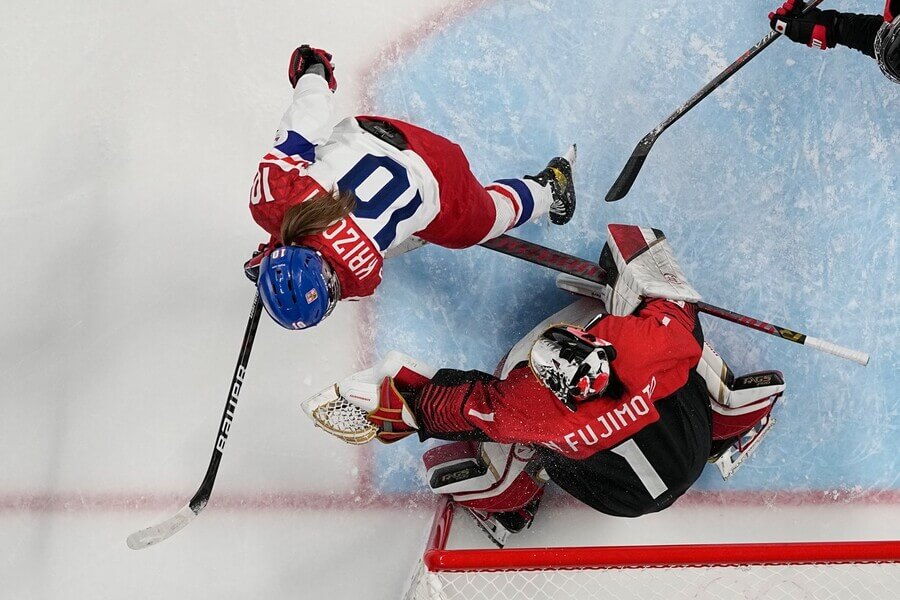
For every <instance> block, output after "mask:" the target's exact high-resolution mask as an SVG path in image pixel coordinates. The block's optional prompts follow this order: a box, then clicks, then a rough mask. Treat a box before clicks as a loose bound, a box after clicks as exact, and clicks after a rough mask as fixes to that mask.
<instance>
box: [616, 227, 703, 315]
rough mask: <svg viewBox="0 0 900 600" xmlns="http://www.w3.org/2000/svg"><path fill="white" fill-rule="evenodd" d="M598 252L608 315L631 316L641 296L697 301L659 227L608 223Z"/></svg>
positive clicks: (694, 291) (639, 302)
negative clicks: (603, 273)
mask: <svg viewBox="0 0 900 600" xmlns="http://www.w3.org/2000/svg"><path fill="white" fill-rule="evenodd" d="M608 230H609V235H608V238H607V239H608V241H607V242H606V244H605V245H604V246H603V252H601V254H600V266H601V267H603V269H604V270H605V271H606V274H607V276H608V279H607V283H606V285H605V286H604V290H603V292H602V294H601V295H602V296H603V298H602V299H603V303H604V304H605V305H606V309H607V310H608V311H609V314H611V315H615V316H618V317H624V316H627V315H630V314H631V313H633V312H634V311H635V309H637V307H638V306H640V304H641V302H643V300H644V298H664V299H666V300H674V301H683V302H692V303H695V302H698V301H699V300H700V294H699V293H698V292H697V290H695V289H694V288H693V287H692V286H691V284H690V283H688V282H687V278H686V277H685V276H684V273H683V272H682V271H681V267H680V266H679V265H678V261H676V260H675V255H674V254H673V253H672V248H671V246H669V242H668V241H667V240H666V236H665V235H664V234H663V232H662V231H660V230H658V229H650V228H649V227H637V226H636V225H612V224H611V225H609V226H608Z"/></svg>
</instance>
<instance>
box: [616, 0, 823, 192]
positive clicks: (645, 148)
mask: <svg viewBox="0 0 900 600" xmlns="http://www.w3.org/2000/svg"><path fill="white" fill-rule="evenodd" d="M822 2H823V0H813V1H812V2H810V3H809V4H808V5H807V6H806V8H805V9H803V12H804V13H806V12H808V11H810V10H812V9H814V8H815V7H816V6H818V5H819V4H821V3H822ZM781 35H782V34H781V33H779V32H777V31H771V32H769V34H768V35H766V37H764V38H763V39H761V40H760V41H759V42H757V43H756V44H755V45H754V46H753V47H751V48H750V49H748V50H747V51H746V52H744V53H743V54H741V56H740V57H738V59H737V60H735V61H734V62H733V63H731V64H730V65H728V66H727V67H725V69H724V70H723V71H722V72H721V73H719V74H718V75H716V76H715V77H714V78H713V79H712V81H710V82H709V83H707V84H706V85H705V86H703V87H702V88H700V90H699V91H697V93H696V94H694V95H693V96H691V97H690V98H689V99H688V101H687V102H685V103H684V104H682V105H681V106H679V107H678V108H676V109H675V112H673V113H672V114H671V115H669V116H668V117H666V118H665V120H664V121H663V122H662V123H660V124H659V125H657V126H656V127H655V128H654V129H653V131H651V132H650V133H648V134H647V135H645V136H644V137H643V139H641V141H640V142H638V144H637V146H635V148H634V151H633V152H632V153H631V156H630V157H629V158H628V162H627V163H625V167H624V168H623V169H622V171H621V173H619V176H618V178H616V181H615V182H614V183H613V185H612V187H611V188H609V192H607V193H606V201H607V202H615V201H616V200H621V199H622V198H624V197H625V196H626V195H627V194H628V191H629V190H630V189H631V186H632V185H634V181H635V180H636V179H637V176H638V173H640V170H641V167H643V166H644V161H645V160H646V159H647V155H648V154H650V150H651V149H652V148H653V144H654V143H656V140H657V138H658V137H659V136H660V135H661V134H662V132H663V131H665V130H666V129H668V128H669V127H670V126H671V125H672V124H674V123H675V122H676V121H678V119H680V118H681V117H683V116H684V115H686V114H687V113H688V112H689V111H690V110H691V109H692V108H694V107H695V106H697V105H698V104H700V102H701V101H702V100H703V99H704V98H706V97H707V96H709V95H710V94H711V93H712V92H713V91H714V90H715V89H716V88H718V87H719V86H720V85H722V84H723V83H725V82H726V81H728V79H730V78H731V76H732V75H734V74H735V73H737V72H738V71H740V70H741V68H743V67H744V65H746V64H747V63H748V62H750V61H751V60H753V58H754V57H756V55H757V54H759V53H760V52H762V51H763V50H765V49H766V48H768V47H769V44H771V43H772V42H774V41H775V40H776V39H778V38H779V37H781Z"/></svg>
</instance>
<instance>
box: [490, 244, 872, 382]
mask: <svg viewBox="0 0 900 600" xmlns="http://www.w3.org/2000/svg"><path fill="white" fill-rule="evenodd" d="M481 245H482V246H484V247H485V248H489V249H491V250H494V251H496V252H500V253H502V254H506V255H508V256H512V257H514V258H519V259H522V260H526V261H528V262H530V263H534V264H536V265H540V266H542V267H548V268H550V269H554V270H556V271H559V272H561V273H567V274H569V275H574V276H576V277H580V278H582V279H587V280H589V281H594V282H596V283H605V282H606V279H607V275H606V271H604V270H603V269H602V268H601V267H600V266H599V265H597V264H595V263H593V262H591V261H589V260H585V259H583V258H578V257H576V256H572V255H571V254H566V253H565V252H560V251H558V250H553V249H552V248H547V247H546V246H541V245H540V244H535V243H534V242H529V241H526V240H522V239H519V238H515V237H512V236H509V235H501V236H499V237H496V238H494V239H492V240H488V241H486V242H483V243H482V244H481ZM697 309H698V310H699V311H700V312H704V313H706V314H708V315H711V316H714V317H718V318H720V319H724V320H726V321H731V322H732V323H737V324H738V325H743V326H744V327H749V328H751V329H755V330H756V331H761V332H763V333H767V334H769V335H773V336H775V337H779V338H781V339H783V340H788V341H789V342H794V343H797V344H801V345H804V346H809V347H811V348H814V349H816V350H819V351H821V352H826V353H828V354H833V355H834V356H837V357H840V358H845V359H847V360H852V361H853V362H855V363H859V364H861V365H866V364H868V362H869V355H868V354H866V353H865V352H861V351H859V350H851V349H850V348H844V347H843V346H839V345H837V344H834V343H832V342H826V341H824V340H820V339H818V338H814V337H812V336H808V335H806V334H804V333H800V332H797V331H793V330H792V329H788V328H786V327H781V326H779V325H773V324H772V323H767V322H765V321H761V320H759V319H755V318H753V317H748V316H746V315H742V314H740V313H736V312H734V311H730V310H727V309H724V308H719V307H718V306H713V305H712V304H707V303H706V302H698V303H697Z"/></svg>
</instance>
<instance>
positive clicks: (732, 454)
mask: <svg viewBox="0 0 900 600" xmlns="http://www.w3.org/2000/svg"><path fill="white" fill-rule="evenodd" d="M609 240H610V243H609V244H608V245H607V247H606V248H605V249H604V255H605V256H606V259H607V260H608V261H610V262H611V263H612V264H614V265H615V266H616V277H615V278H614V279H613V280H611V285H609V286H603V288H602V289H600V290H599V293H594V292H593V291H592V292H591V293H590V294H589V295H592V296H596V295H600V296H605V297H606V298H608V299H609V302H610V304H612V305H614V306H615V307H616V308H615V312H616V313H617V314H606V313H604V312H603V306H602V304H601V303H600V302H598V301H597V300H594V299H589V298H584V299H582V300H579V301H578V302H576V303H575V304H573V305H572V306H570V307H568V308H566V309H563V310H562V311H560V312H559V313H557V314H556V315H553V316H551V317H550V318H548V319H547V320H545V321H544V322H543V323H541V324H540V325H539V326H537V327H536V328H535V329H534V330H533V331H532V332H531V333H530V334H529V335H528V336H526V337H525V338H524V339H523V340H522V341H520V342H519V343H518V344H516V346H515V347H514V348H513V349H512V350H511V351H510V352H509V354H508V355H507V358H506V359H505V362H504V363H503V364H502V365H501V366H500V368H498V371H497V373H498V374H499V375H500V376H499V377H496V376H492V375H490V374H488V373H483V372H480V371H457V370H454V369H441V370H440V371H437V372H435V371H433V370H431V369H430V368H427V367H424V366H423V365H422V364H421V363H419V362H418V361H414V360H413V359H410V358H409V357H404V356H403V355H401V354H399V353H391V354H389V355H388V357H386V359H385V361H383V362H382V363H381V364H379V365H377V366H376V367H374V368H372V369H368V370H367V371H364V372H362V373H360V374H357V375H354V376H352V377H351V378H348V379H347V380H345V381H342V382H340V383H339V384H337V385H336V386H333V387H332V388H329V390H326V391H325V392H323V393H322V394H319V395H318V396H316V397H314V398H312V399H310V400H309V401H307V403H306V406H305V408H306V409H307V412H308V413H309V414H311V416H313V418H314V419H315V420H316V422H317V424H318V425H319V426H320V427H323V428H325V429H326V430H328V431H329V432H331V433H334V434H335V435H339V437H342V439H345V440H347V441H353V442H354V443H358V442H359V441H360V440H363V441H367V440H370V439H373V438H375V437H379V438H380V439H382V441H393V440H395V439H397V438H399V437H401V435H409V434H411V433H413V432H414V431H417V432H418V435H419V437H420V438H421V439H423V440H424V439H428V438H440V439H446V440H453V441H454V443H453V444H449V445H447V446H444V447H439V448H437V449H435V450H432V451H429V452H428V453H427V454H426V457H425V461H426V467H427V468H428V478H429V483H430V485H431V487H432V489H433V490H434V491H435V492H437V493H446V494H450V495H452V496H453V497H454V499H455V500H457V501H458V502H459V503H460V504H462V505H463V506H466V507H467V508H469V509H470V512H472V513H473V516H475V517H476V520H478V521H479V524H480V525H482V526H483V527H484V528H485V530H486V531H488V533H489V534H491V536H492V538H493V539H494V541H495V542H497V543H498V544H502V543H503V541H504V540H505V536H506V535H508V533H509V532H511V531H516V530H518V529H521V528H522V527H525V526H527V525H528V524H529V523H530V522H531V519H532V518H533V516H534V512H535V510H536V508H537V504H538V501H539V499H540V495H541V493H542V490H543V484H544V482H545V481H546V480H547V478H548V477H549V478H550V479H552V480H553V481H555V482H556V483H557V484H558V485H559V486H560V487H562V488H563V489H564V490H566V491H567V492H569V493H570V494H571V495H573V496H575V497H576V498H578V499H579V500H581V501H582V502H584V503H586V504H588V505H590V506H592V507H593V508H595V509H597V510H599V511H601V512H605V513H607V514H612V515H618V516H632V517H633V516H638V515H642V514H646V513H648V512H655V511H659V510H662V509H664V508H666V507H668V506H669V505H671V504H672V503H673V502H674V501H675V500H676V499H677V498H678V497H680V496H681V494H683V493H684V491H686V490H687V489H688V488H689V487H690V486H691V485H692V484H693V482H694V481H695V480H696V479H697V477H699V475H700V472H701V471H702V469H703V466H704V464H705V463H706V462H707V461H708V460H712V461H716V462H717V464H718V465H719V467H720V469H721V470H722V473H723V475H726V476H727V475H729V474H731V473H732V472H733V470H734V468H736V467H737V466H738V465H739V464H740V461H741V460H743V457H745V456H746V454H747V453H748V452H749V451H750V450H751V449H752V448H753V447H755V445H756V444H758V441H759V440H760V439H762V435H763V434H764V433H765V431H767V430H768V427H769V426H771V421H770V419H769V413H770V412H771V409H772V407H773V406H774V403H775V401H776V400H777V399H778V397H780V396H781V394H782V392H783V390H784V381H783V378H782V377H781V374H780V373H778V372H776V371H769V372H764V373H758V374H754V375H751V376H745V377H743V378H735V377H734V376H733V375H732V374H731V372H730V370H729V369H728V367H727V366H726V365H725V363H724V361H722V359H721V358H720V357H719V356H718V355H717V354H716V353H715V352H714V351H713V350H712V348H711V347H710V346H709V345H708V344H705V343H704V342H703V339H702V331H701V329H700V325H699V322H698V321H697V317H696V314H697V313H696V310H695V309H694V307H693V305H692V304H691V302H690V300H691V299H694V300H696V299H699V294H697V293H696V291H695V290H694V289H693V288H692V287H691V286H690V284H689V283H687V280H686V278H685V277H684V274H683V273H682V271H681V269H680V267H679V266H678V264H677V262H676V261H675V259H674V256H673V254H672V252H671V249H670V248H669V246H668V243H667V242H666V241H665V237H664V236H663V235H662V233H661V232H659V231H657V230H652V229H642V228H637V227H632V226H618V225H612V226H610V236H609ZM658 296H662V297H658ZM670 296H675V298H668V297H670ZM560 323H567V325H566V326H565V327H566V329H567V330H568V331H572V332H578V331H582V332H584V335H573V336H568V337H566V336H561V337H556V338H554V340H555V341H556V342H559V343H560V344H561V345H559V347H558V348H557V349H556V351H558V352H560V357H568V358H567V360H576V361H577V360H581V358H579V357H588V356H591V355H592V353H591V351H590V346H591V344H592V343H594V344H596V346H598V347H603V348H604V349H605V352H604V354H605V356H606V357H607V360H608V368H609V371H610V372H609V375H608V382H607V383H608V385H603V386H595V385H590V386H587V387H583V386H582V387H578V388H577V389H578V390H592V391H593V393H594V394H596V395H589V396H587V397H582V398H578V400H579V401H578V402H577V403H572V402H569V403H566V402H565V398H564V397H563V398H561V397H560V396H559V393H560V390H564V389H568V390H570V392H571V390H572V389H574V388H573V384H574V383H575V382H576V381H580V380H579V377H581V376H582V375H583V373H582V372H581V370H579V369H578V367H577V365H571V366H572V369H569V370H562V371H560V376H563V375H565V378H566V381H564V382H562V384H563V385H562V386H561V387H560V386H551V387H553V388H556V387H559V389H556V390H555V391H556V393H554V390H553V389H551V387H548V384H547V381H546V377H544V378H541V377H538V376H536V375H535V372H534V371H533V370H532V367H533V365H531V364H530V358H531V359H533V356H531V355H532V349H533V347H534V346H535V341H536V340H538V339H541V338H545V337H546V336H545V333H546V332H547V331H548V330H554V329H555V330H559V328H560V325H559V324H560ZM592 340H593V341H592ZM570 341H571V343H572V344H575V345H576V346H578V345H585V344H587V346H586V347H585V348H583V349H582V351H580V352H574V349H575V346H573V351H572V352H571V353H570V350H568V349H567V346H566V344H568V343H569V342H570ZM542 358H543V359H546V358H547V357H546V356H542ZM569 371H572V373H574V374H575V375H573V377H568V375H569V374H570V373H569ZM605 372H606V371H605V367H602V364H601V368H600V369H599V370H597V373H598V374H603V373H605ZM544 375H546V374H544ZM338 409H340V410H338ZM341 411H344V412H347V413H348V414H355V417H354V418H347V417H346V416H340V415H338V413H340V412H341ZM354 411H355V413H354ZM386 416H389V417H390V418H386ZM354 419H355V420H354ZM339 422H340V423H350V424H353V425H354V426H356V425H359V426H360V427H361V428H368V430H369V432H368V433H367V434H365V435H363V436H362V437H357V434H356V433H354V432H336V431H335V430H336V429H338V427H336V426H335V424H337V423H339ZM342 426H343V425H342ZM460 440H462V441H460Z"/></svg>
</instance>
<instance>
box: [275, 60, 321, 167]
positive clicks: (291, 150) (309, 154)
mask: <svg viewBox="0 0 900 600" xmlns="http://www.w3.org/2000/svg"><path fill="white" fill-rule="evenodd" d="M333 105H334V94H333V93H332V92H331V90H330V89H328V83H327V82H326V81H325V80H324V79H323V78H322V77H320V76H319V75H316V74H314V73H307V74H306V75H304V76H303V77H301V78H300V80H299V81H298V82H297V87H295V88H294V100H293V102H292V103H291V105H290V107H288V109H287V111H286V112H285V113H284V116H283V117H282V118H281V123H280V124H279V126H278V133H277V134H276V136H275V150H277V151H278V152H281V153H282V154H284V155H285V156H288V157H294V158H295V159H301V160H304V161H306V162H314V161H315V160H316V146H319V145H321V144H324V143H325V142H326V141H328V139H329V138H330V137H331V132H332V130H333V129H334V123H333V115H332V113H333V110H334V109H333Z"/></svg>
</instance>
